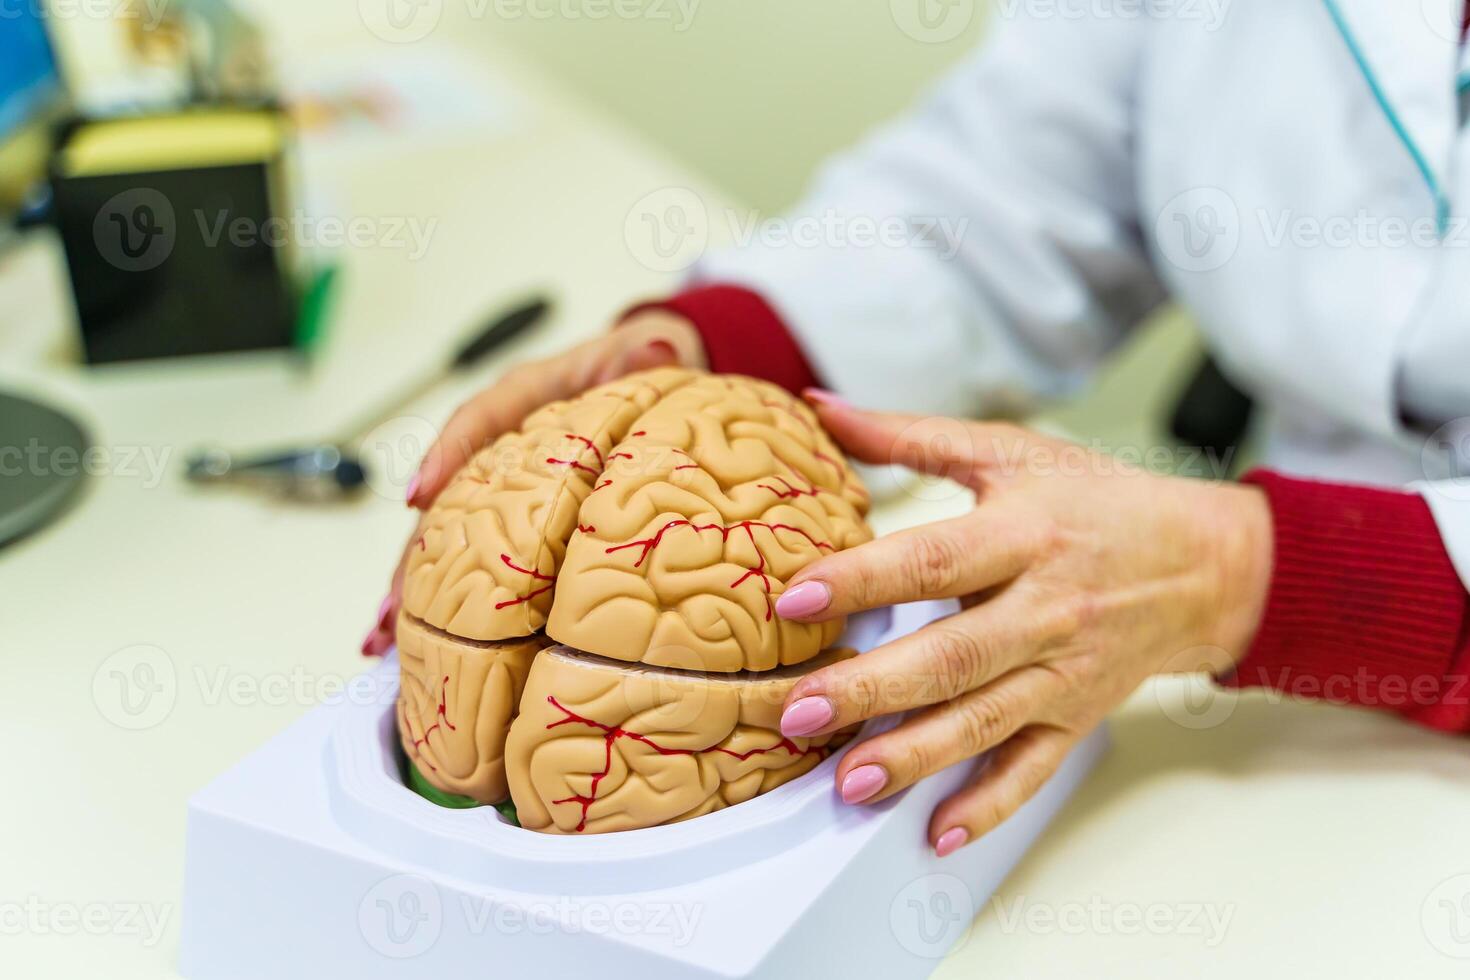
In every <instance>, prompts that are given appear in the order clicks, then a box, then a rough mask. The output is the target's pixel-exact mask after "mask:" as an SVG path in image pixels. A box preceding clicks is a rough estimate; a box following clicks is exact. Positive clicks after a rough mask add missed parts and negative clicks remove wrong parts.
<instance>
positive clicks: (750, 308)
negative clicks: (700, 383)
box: [624, 286, 821, 395]
mask: <svg viewBox="0 0 1470 980" xmlns="http://www.w3.org/2000/svg"><path fill="white" fill-rule="evenodd" d="M643 310H668V311H669V312H671V313H677V314H679V315H680V316H682V317H684V318H685V319H686V320H688V321H690V322H691V323H693V324H694V328H695V329H696V330H698V331H699V336H700V337H701V338H702V339H703V341H704V350H705V354H706V355H707V356H708V357H709V364H710V370H711V371H716V372H719V373H721V374H746V375H749V376H751V377H753V378H760V379H762V380H764V381H770V382H772V383H774V384H778V385H780V386H781V387H782V388H785V389H786V390H787V391H789V392H791V393H792V394H793V395H800V394H801V392H802V390H803V389H805V388H815V387H820V386H821V381H820V380H819V379H818V378H817V374H816V372H815V371H814V370H812V366H811V362H810V361H808V360H807V358H806V354H805V353H803V352H802V349H801V347H800V345H798V344H797V342H796V338H795V337H794V336H793V335H792V333H791V331H790V330H788V329H787V327H786V324H785V323H784V322H782V320H781V318H780V317H779V316H777V315H776V311H775V310H773V309H771V307H770V305H769V304H768V303H766V301H765V300H764V299H762V298H761V297H760V295H759V294H758V293H754V292H752V291H751V290H749V289H745V288H743V287H741V286H698V287H696V288H694V289H689V290H686V291H684V292H682V293H679V294H678V295H676V296H673V297H671V298H669V299H666V300H662V301H660V302H656V303H643V304H641V305H639V306H635V307H634V308H633V309H631V310H629V311H628V312H627V313H625V314H624V319H626V318H627V317H630V316H632V315H633V314H634V313H639V312H642V311H643Z"/></svg>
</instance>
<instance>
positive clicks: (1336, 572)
mask: <svg viewBox="0 0 1470 980" xmlns="http://www.w3.org/2000/svg"><path fill="white" fill-rule="evenodd" d="M1244 482H1246V483H1251V484H1254V485H1256V486H1259V487H1260V488H1261V489H1263V490H1264V491H1265V492H1266V496H1267V498H1268V500H1269V501H1270V507H1271V514H1272V517H1273V520H1274V522H1275V548H1276V551H1275V566H1274V568H1273V571H1272V579H1271V588H1270V592H1269V594H1268V597H1267V603H1266V612H1265V616H1264V619H1263V620H1262V624H1261V628H1260V630H1259V632H1258V633H1257V635H1256V638H1255V641H1254V643H1253V644H1252V646H1251V649H1250V650H1249V651H1248V652H1247V654H1246V656H1245V658H1244V659H1243V660H1242V661H1241V662H1240V664H1239V665H1238V666H1237V667H1236V670H1235V673H1234V674H1233V675H1232V676H1230V677H1228V678H1225V679H1223V682H1224V683H1226V684H1228V685H1230V686H1233V687H1270V688H1274V689H1276V690H1279V691H1283V692H1285V693H1288V694H1291V695H1295V696H1300V697H1304V698H1310V699H1314V700H1328V701H1336V702H1342V703H1351V704H1359V705H1365V706H1370V707H1379V708H1386V709H1390V710H1393V711H1397V712H1398V713H1400V714H1404V715H1407V716H1409V717H1412V718H1414V719H1415V720H1416V721H1419V722H1421V723H1422V724H1426V725H1430V726H1432V727H1435V728H1442V729H1449V730H1464V729H1465V728H1467V727H1470V706H1467V702H1470V688H1467V687H1466V685H1465V678H1464V677H1463V676H1455V674H1454V673H1453V672H1455V671H1457V670H1462V667H1463V665H1460V664H1457V663H1456V661H1457V660H1458V659H1460V657H1461V656H1462V650H1463V648H1464V646H1465V641H1466V636H1465V628H1466V612H1467V605H1470V597H1467V595H1466V591H1465V587H1464V585H1463V584H1462V583H1461V582H1460V578H1459V576H1458V575H1457V574H1456V573H1455V569H1454V566H1453V565H1452V564H1451V563H1450V559H1449V555H1448V554H1447V553H1446V552H1445V547H1444V543H1443V541H1442V539H1441V537H1440V533H1439V528H1438V527H1437V526H1436V524H1435V522H1434V518H1433V516H1432V515H1431V513H1430V511H1429V507H1428V505H1426V504H1425V503H1424V501H1423V499H1422V498H1420V497H1419V496H1417V495H1415V494H1410V493H1400V492H1396V491H1390V490H1379V489H1375V488H1372V487H1363V486H1348V485H1343V484H1334V483H1318V482H1315V481H1311V480H1298V479H1291V478H1288V477H1284V476H1281V475H1279V474H1276V473H1273V472H1270V471H1266V470H1256V471H1253V472H1251V473H1249V474H1247V475H1246V477H1245V480H1244Z"/></svg>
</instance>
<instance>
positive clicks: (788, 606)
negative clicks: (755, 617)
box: [776, 582, 832, 619]
mask: <svg viewBox="0 0 1470 980" xmlns="http://www.w3.org/2000/svg"><path fill="white" fill-rule="evenodd" d="M830 605H832V590H831V589H829V588H827V585H826V583H825V582H803V583H801V584H800V585H797V586H793V587H791V588H789V589H787V590H786V591H785V592H782V593H781V595H780V596H778V597H777V598H776V615H778V616H780V617H781V618H782V619H802V618H803V617H806V616H815V615H816V614H817V613H819V612H821V611H822V610H823V609H826V608H827V607H828V606H830Z"/></svg>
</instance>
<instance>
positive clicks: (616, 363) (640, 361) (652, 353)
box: [594, 340, 679, 384]
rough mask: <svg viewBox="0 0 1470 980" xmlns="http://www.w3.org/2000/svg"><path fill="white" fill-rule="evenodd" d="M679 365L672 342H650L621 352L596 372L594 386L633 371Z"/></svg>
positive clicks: (676, 352) (677, 354) (677, 355)
mask: <svg viewBox="0 0 1470 980" xmlns="http://www.w3.org/2000/svg"><path fill="white" fill-rule="evenodd" d="M678 363H679V352H678V351H677V350H675V349H674V345H673V343H672V342H670V341H667V340H650V341H649V342H648V343H646V344H639V345H638V346H636V347H633V348H631V349H630V350H625V351H621V352H619V353H618V355H617V356H615V357H614V358H612V359H611V360H610V361H609V362H608V363H607V364H605V365H603V367H602V369H601V370H600V371H599V372H598V375H597V378H596V379H595V380H594V384H606V383H607V382H609V381H614V380H616V379H618V378H621V377H622V376H623V375H625V374H632V373H633V372H635V371H651V370H653V369H654V368H660V367H670V366H672V365H674V364H678Z"/></svg>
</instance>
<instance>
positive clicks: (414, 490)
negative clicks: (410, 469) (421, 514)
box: [404, 473, 423, 507]
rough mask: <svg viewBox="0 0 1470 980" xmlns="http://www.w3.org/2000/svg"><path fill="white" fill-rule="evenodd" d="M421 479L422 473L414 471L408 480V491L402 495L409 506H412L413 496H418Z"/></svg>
mask: <svg viewBox="0 0 1470 980" xmlns="http://www.w3.org/2000/svg"><path fill="white" fill-rule="evenodd" d="M422 480H423V474H421V473H415V474H414V475H413V479H412V480H409V481H408V493H407V494H405V495H404V499H405V500H407V501H408V504H409V506H410V507H411V506H413V498H414V497H416V496H418V492H419V483H420V482H421V481H422Z"/></svg>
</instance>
